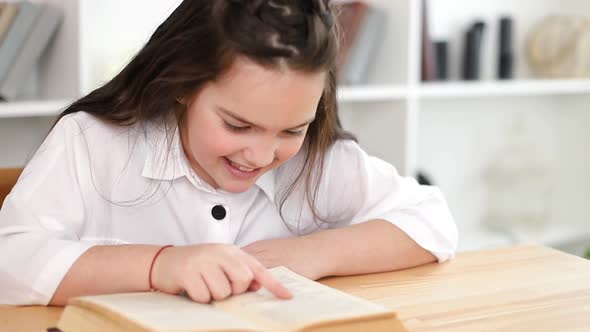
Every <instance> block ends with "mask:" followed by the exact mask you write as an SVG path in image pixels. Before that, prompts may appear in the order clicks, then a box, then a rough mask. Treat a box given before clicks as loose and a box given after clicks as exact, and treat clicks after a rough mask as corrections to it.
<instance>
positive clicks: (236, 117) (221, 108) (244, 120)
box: [217, 106, 315, 130]
mask: <svg viewBox="0 0 590 332" xmlns="http://www.w3.org/2000/svg"><path fill="white" fill-rule="evenodd" d="M217 109H218V110H219V111H220V112H222V113H223V114H225V115H227V116H230V117H232V118H234V119H235V120H238V121H240V122H243V123H245V124H247V125H248V126H252V127H256V128H262V126H259V125H257V124H255V123H252V122H250V121H248V120H246V119H244V118H242V117H240V116H239V115H236V114H234V113H232V112H230V111H228V110H226V109H225V108H223V107H220V106H218V107H217ZM314 120H315V116H314V117H313V118H311V119H309V120H307V121H305V122H304V123H302V124H300V125H298V126H295V127H291V128H288V129H286V130H292V129H296V128H300V127H303V126H307V125H308V124H310V123H312V122H313V121H314Z"/></svg>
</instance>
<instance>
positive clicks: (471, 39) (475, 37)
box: [463, 21, 486, 80]
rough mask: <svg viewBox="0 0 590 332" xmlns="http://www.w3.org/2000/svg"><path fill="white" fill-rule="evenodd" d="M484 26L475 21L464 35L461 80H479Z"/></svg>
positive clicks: (481, 22) (480, 22) (482, 23)
mask: <svg viewBox="0 0 590 332" xmlns="http://www.w3.org/2000/svg"><path fill="white" fill-rule="evenodd" d="M485 27H486V24H485V23H484V22H483V21H477V22H475V23H473V25H471V27H470V28H469V29H468V30H467V32H466V33H465V42H464V49H463V79H464V80H477V79H479V78H480V62H481V48H482V44H483V37H484V32H485Z"/></svg>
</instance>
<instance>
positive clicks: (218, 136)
mask: <svg viewBox="0 0 590 332" xmlns="http://www.w3.org/2000/svg"><path fill="white" fill-rule="evenodd" d="M189 130H190V133H189V136H190V140H191V146H192V150H193V153H194V155H195V156H194V157H195V159H197V160H203V159H205V158H206V159H211V158H216V157H220V156H225V155H228V154H231V153H232V152H233V151H234V149H235V147H236V143H235V142H233V140H232V139H231V137H230V135H227V133H226V131H225V129H224V128H220V126H218V125H216V124H214V123H211V122H209V125H204V126H193V127H192V128H189Z"/></svg>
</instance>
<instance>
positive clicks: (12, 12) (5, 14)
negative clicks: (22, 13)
mask: <svg viewBox="0 0 590 332" xmlns="http://www.w3.org/2000/svg"><path fill="white" fill-rule="evenodd" d="M17 8H18V6H17V4H15V3H4V4H2V13H0V43H2V42H3V41H4V37H5V36H6V33H7V32H8V29H10V25H11V24H12V22H13V21H14V17H15V16H16V11H17Z"/></svg>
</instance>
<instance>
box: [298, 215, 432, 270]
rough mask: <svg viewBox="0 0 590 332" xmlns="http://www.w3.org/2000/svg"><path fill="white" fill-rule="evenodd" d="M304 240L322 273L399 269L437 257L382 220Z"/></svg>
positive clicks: (427, 261)
mask: <svg viewBox="0 0 590 332" xmlns="http://www.w3.org/2000/svg"><path fill="white" fill-rule="evenodd" d="M303 239H304V241H306V242H308V245H310V246H311V247H312V248H315V253H316V255H317V259H319V260H320V261H319V262H318V264H316V266H322V271H321V272H320V274H321V276H331V275H334V276H342V275H353V274H364V273H373V272H383V271H392V270H400V269H404V268H408V267H412V266H417V265H422V264H426V263H430V262H434V261H435V260H436V257H435V256H434V255H432V253H430V252H429V251H427V250H425V249H423V248H422V247H420V246H419V245H418V244H417V243H416V242H414V240H412V239H411V238H410V237H409V236H408V235H406V233H405V232H403V231H402V230H401V229H399V228H398V227H396V226H394V225H393V224H391V223H389V222H386V221H383V220H374V221H369V222H366V223H362V224H356V225H352V226H348V227H343V228H338V229H330V230H325V231H322V232H317V233H313V234H310V235H307V236H305V237H303V238H302V240H303Z"/></svg>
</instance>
